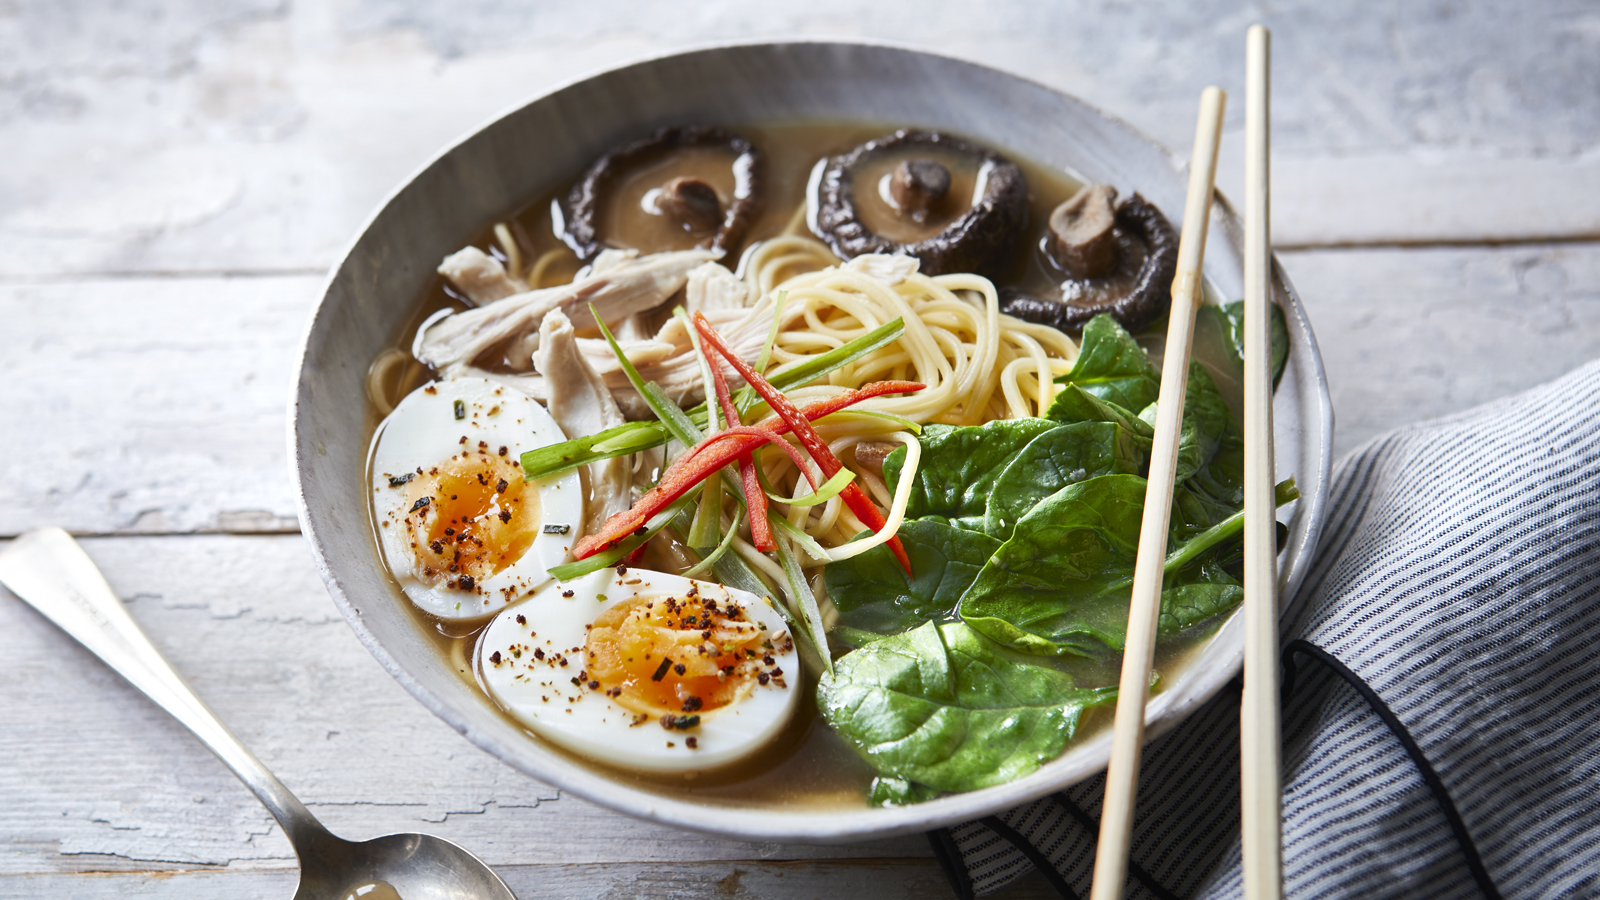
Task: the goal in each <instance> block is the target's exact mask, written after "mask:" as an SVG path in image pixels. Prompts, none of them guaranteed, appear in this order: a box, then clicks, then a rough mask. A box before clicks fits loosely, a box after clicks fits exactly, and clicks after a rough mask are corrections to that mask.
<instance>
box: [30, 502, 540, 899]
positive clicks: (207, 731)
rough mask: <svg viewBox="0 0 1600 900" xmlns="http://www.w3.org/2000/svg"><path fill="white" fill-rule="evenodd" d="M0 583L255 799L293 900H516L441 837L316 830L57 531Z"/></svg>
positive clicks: (40, 537) (38, 537) (44, 531)
mask: <svg viewBox="0 0 1600 900" xmlns="http://www.w3.org/2000/svg"><path fill="white" fill-rule="evenodd" d="M0 584H4V585H5V586H6V587H8V588H10V589H11V592H12V593H14V594H16V595H17V596H18V597H21V598H22V599H23V601H24V602H26V603H27V604H28V605H29V606H32V607H33V608H34V609H37V610H38V611H39V612H41V613H43V614H44V616H45V618H47V619H49V620H50V621H52V622H54V623H56V625H58V626H60V628H61V630H63V631H65V632H66V633H67V634H68V635H70V636H72V637H73V638H74V639H75V640H77V641H78V642H79V643H80V644H83V645H84V646H85V647H87V648H89V650H90V651H91V652H93V653H94V655H96V656H98V657H100V659H101V660H102V661H104V662H105V664H106V665H108V666H110V667H111V668H112V669H113V670H114V671H116V673H117V674H119V675H121V676H122V677H124V678H126V679H127V680H128V681H129V682H130V683H131V684H132V685H133V686H134V687H136V688H138V689H139V690H141V691H143V692H144V694H145V696H147V697H149V698H150V699H151V700H154V701H155V702H156V705H157V706H160V707H161V708H162V709H164V710H166V711H167V712H169V713H171V714H172V716H173V718H175V719H177V720H178V721H179V722H181V723H183V725H184V727H186V728H188V729H189V730H190V731H191V732H193V733H194V736H195V737H197V738H199V739H200V742H201V743H203V744H205V745H206V747H207V748H209V749H210V750H211V752H212V753H215V754H216V755H217V758H218V759H220V760H222V762H223V764H224V765H226V766H227V767H228V768H229V769H232V770H233V774H235V775H237V776H239V780H240V781H243V782H244V783H245V786H246V787H248V788H250V790H251V791H252V792H253V793H255V795H256V797H257V799H259V800H260V801H261V803H262V805H264V806H265V807H266V808H267V811H268V812H270V813H272V817H273V818H274V819H277V820H278V825H279V826H280V827H281V828H282V829H283V833H284V835H285V836H286V837H287V838H288V839H289V843H290V844H291V845H293V847H294V852H295V856H296V857H298V858H299V860H300V887H299V889H298V890H296V891H295V897H296V898H297V900H397V898H401V900H446V898H449V900H516V895H515V894H513V893H511V889H510V888H508V887H506V884H505V882H503V881H501V880H500V877H499V876H498V875H496V874H495V873H494V870H493V869H491V868H489V867H488V866H487V865H485V864H484V862H483V861H482V860H480V859H478V858H477V857H476V856H473V855H472V854H471V853H468V852H467V851H466V850H463V849H462V848H460V847H458V846H456V845H455V844H452V843H450V842H449V841H447V840H445V839H443V838H438V837H434V836H432V835H427V834H391V835H385V836H384V837H380V838H373V839H372V840H370V841H361V842H355V841H347V840H344V839H343V838H340V837H337V836H335V835H334V834H333V833H332V832H330V831H328V829H326V828H324V827H322V823H321V822H319V821H317V818H316V816H313V815H312V814H311V811H310V810H308V809H306V807H305V804H303V803H301V802H300V800H299V799H298V798H296V797H295V796H294V795H293V794H291V793H289V789H288V788H286V787H284V786H283V782H281V781H279V780H278V778H277V776H275V775H273V774H272V772H271V771H269V770H268V769H267V767H266V766H265V765H263V764H262V762H261V760H259V759H257V758H256V756H255V754H253V753H251V752H250V751H249V750H248V749H247V748H246V747H245V746H244V744H242V743H240V742H239V739H238V738H237V737H235V736H234V734H233V732H231V731H229V730H228V727H227V726H226V725H223V724H222V721H221V720H220V719H218V718H217V716H216V713H214V712H212V711H211V709H210V708H209V707H207V706H206V705H205V703H204V702H203V701H202V700H201V699H200V697H199V696H198V695H196V694H195V692H194V691H193V689H191V688H190V687H189V685H188V683H187V682H185V681H184V680H183V677H182V676H181V675H179V674H178V673H177V671H175V670H174V669H173V668H172V664H171V663H169V662H167V660H166V658H165V657H163V656H162V655H161V652H160V651H159V650H157V649H156V648H155V645H153V644H151V643H150V639H149V637H147V636H146V635H145V633H144V631H143V630H142V629H140V628H139V625H138V623H136V622H134V621H133V617H132V616H130V615H128V610H127V607H125V606H123V604H122V601H121V600H120V599H118V598H117V595H116V594H114V593H112V591H111V586H110V585H108V584H106V580H105V577H104V576H102V575H101V574H100V570H99V569H97V568H96V567H95V564H94V562H93V561H92V560H90V559H89V556H88V554H86V553H84V552H83V548H81V547H79V546H78V543H77V541H74V540H73V539H72V536H71V535H69V534H67V533H66V532H65V531H62V530H61V529H59V528H40V529H37V530H34V531H30V532H27V533H26V534H23V535H21V536H20V537H18V538H17V539H15V540H13V541H12V542H11V543H10V545H8V546H7V547H6V548H5V549H3V550H0Z"/></svg>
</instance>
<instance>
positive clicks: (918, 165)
mask: <svg viewBox="0 0 1600 900" xmlns="http://www.w3.org/2000/svg"><path fill="white" fill-rule="evenodd" d="M948 193H950V170H949V169H946V168H945V167H944V166H942V165H940V164H939V163H937V162H935V161H933V160H931V159H903V160H901V161H900V164H899V165H897V166H895V167H894V175H893V177H892V178H891V179H890V181H889V196H890V197H891V198H892V199H893V200H894V202H895V205H896V206H898V207H899V208H900V211H901V212H902V213H909V214H911V215H913V216H920V215H924V214H926V213H927V211H928V210H929V209H930V208H931V207H932V206H933V205H934V204H935V203H938V202H939V201H940V200H942V199H943V198H944V195H945V194H948Z"/></svg>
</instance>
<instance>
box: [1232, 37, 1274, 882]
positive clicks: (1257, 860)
mask: <svg viewBox="0 0 1600 900" xmlns="http://www.w3.org/2000/svg"><path fill="white" fill-rule="evenodd" d="M1270 41H1271V38H1270V36H1269V34H1268V33H1267V29H1265V28H1263V27H1262V26H1260V25H1255V26H1253V27H1251V29H1250V34H1249V37H1248V38H1247V39H1246V43H1245V48H1246V49H1245V114H1244V119H1245V163H1244V173H1245V177H1244V589H1245V593H1244V696H1243V697H1242V699H1241V701H1240V707H1239V763H1240V793H1241V798H1240V799H1241V801H1242V802H1241V807H1240V820H1241V821H1240V826H1239V827H1240V843H1241V844H1242V847H1241V850H1242V853H1243V861H1244V896H1245V897H1246V900H1278V898H1280V897H1282V896H1283V781H1282V778H1283V776H1282V760H1281V759H1280V756H1281V749H1280V748H1281V743H1280V731H1281V726H1280V723H1279V720H1278V535H1277V527H1278V518H1277V504H1275V503H1274V502H1273V482H1274V481H1275V480H1276V475H1275V474H1274V472H1273V465H1272V464H1273V456H1272V348H1271V340H1272V330H1271V325H1270V323H1271V321H1272V320H1271V311H1272V310H1271V307H1270V306H1268V304H1269V303H1270V302H1271V301H1270V300H1269V299H1268V290H1269V286H1270V284H1271V274H1270V272H1271V267H1272V244H1271V233H1270V224H1271V218H1270V216H1271V194H1270V188H1271V184H1270V173H1271V168H1270V165H1269V160H1268V155H1267V154H1268V149H1269V137H1268V135H1269V131H1270V117H1269V114H1268V113H1269V106H1270V101H1271V90H1270V74H1271V73H1270V68H1269V62H1270V52H1271V47H1270Z"/></svg>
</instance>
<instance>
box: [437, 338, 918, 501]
mask: <svg viewBox="0 0 1600 900" xmlns="http://www.w3.org/2000/svg"><path fill="white" fill-rule="evenodd" d="M441 312H444V313H448V312H449V311H448V310H441ZM424 324H429V323H424ZM904 333H905V323H904V322H903V321H902V320H900V319H895V320H894V321H892V322H888V323H886V324H884V325H880V326H878V327H877V328H874V329H873V330H871V331H869V332H867V333H866V334H863V335H861V336H860V337H857V338H855V339H854V340H851V341H848V342H846V343H845V344H843V345H841V346H839V347H836V348H834V349H833V350H829V351H828V352H827V353H823V354H819V355H817V356H813V357H811V358H810V359H806V360H802V361H799V362H795V363H792V364H790V365H788V366H783V367H780V368H779V369H778V370H777V371H775V372H773V373H772V376H771V377H770V378H768V379H767V380H768V381H770V382H772V385H773V386H774V387H776V388H777V389H778V390H781V391H786V390H789V389H791V388H797V387H802V386H804V385H806V384H809V383H811V382H812V381H815V380H816V379H818V378H821V377H822V376H824V375H829V374H832V373H833V372H834V371H837V370H838V369H840V368H843V367H844V366H847V365H850V364H851V363H853V362H855V361H856V360H859V359H861V358H862V357H863V356H866V355H867V354H869V353H872V352H873V351H875V350H877V349H879V348H881V347H884V346H886V345H888V344H890V343H892V342H893V341H895V340H898V339H899V337H900V335H902V334H904ZM413 353H415V349H413ZM636 371H637V370H636ZM742 395H743V394H742V392H741V396H742ZM741 409H743V407H741ZM669 415H670V413H669ZM684 415H685V416H686V417H687V418H688V419H689V421H690V422H692V423H694V424H695V425H696V426H697V427H698V426H700V425H703V424H705V422H706V406H705V404H703V403H702V404H701V405H699V406H697V407H695V408H694V409H691V410H689V411H688V412H687V413H684ZM676 437H677V435H675V434H673V433H672V431H671V430H670V429H669V428H668V427H667V426H666V425H665V424H663V423H661V422H628V423H626V424H624V425H618V426H617V427H615V428H608V429H606V430H605V431H602V432H600V433H599V434H591V435H588V436H586V437H581V438H574V439H573V440H570V441H565V442H563V443H560V444H551V445H550V446H548V447H540V448H538V449H537V450H529V451H528V452H527V453H524V454H522V469H523V472H524V473H525V474H526V476H527V477H528V478H529V479H530V480H531V479H538V478H546V477H549V476H551V475H555V474H558V473H561V472H565V471H567V470H569V469H576V468H578V467H579V466H586V465H588V464H589V463H592V462H599V461H600V460H602V459H610V458H612V457H614V456H623V455H625V454H628V453H636V452H638V451H640V450H647V449H649V448H651V447H656V446H660V445H661V444H664V443H666V442H667V441H668V440H669V439H672V438H676ZM679 442H680V443H683V442H682V441H679ZM694 443H695V442H694V441H690V442H688V443H687V444H686V446H693V445H694ZM601 446H605V447H606V448H607V449H606V450H600V449H599V448H600V447H601Z"/></svg>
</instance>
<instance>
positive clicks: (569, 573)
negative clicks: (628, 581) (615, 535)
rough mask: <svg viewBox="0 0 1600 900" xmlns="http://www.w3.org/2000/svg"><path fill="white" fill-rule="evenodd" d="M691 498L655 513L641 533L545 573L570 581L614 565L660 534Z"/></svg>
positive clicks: (553, 567) (685, 498) (559, 579)
mask: <svg viewBox="0 0 1600 900" xmlns="http://www.w3.org/2000/svg"><path fill="white" fill-rule="evenodd" d="M691 499H692V498H691V497H684V498H682V499H680V500H678V502H677V503H674V504H673V505H672V506H669V507H667V508H666V509H664V510H662V511H661V512H659V513H656V515H655V517H654V518H652V519H651V520H650V521H649V522H648V523H646V525H645V529H644V533H643V534H634V535H630V536H629V537H628V538H627V539H626V540H622V541H618V542H617V545H616V546H615V547H612V548H611V549H609V550H603V551H601V552H599V553H596V554H594V555H593V556H590V557H587V558H585V559H580V560H578V561H577V562H570V563H563V564H562V565H559V566H551V567H550V568H549V569H547V570H546V574H547V575H549V576H550V577H551V578H554V579H556V580H557V581H571V580H572V579H574V578H578V577H580V576H583V575H587V574H589V573H590V572H598V571H600V570H601V569H604V568H606V567H607V566H614V565H616V564H617V563H619V562H622V559H623V557H625V556H627V555H628V554H629V553H632V552H633V551H635V550H637V549H639V548H640V547H643V546H644V545H645V544H647V543H649V542H650V539H651V538H653V537H655V536H656V535H658V534H660V533H661V529H663V528H665V527H667V523H669V522H671V521H672V519H673V517H674V516H676V515H677V514H678V512H679V511H681V510H683V509H685V508H687V507H688V506H689V502H690V500H691Z"/></svg>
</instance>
